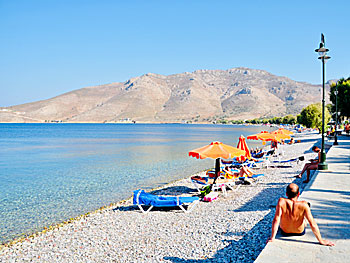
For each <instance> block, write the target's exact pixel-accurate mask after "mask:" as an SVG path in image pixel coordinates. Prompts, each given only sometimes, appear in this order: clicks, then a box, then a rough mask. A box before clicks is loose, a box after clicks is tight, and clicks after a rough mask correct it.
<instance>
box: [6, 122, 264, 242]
mask: <svg viewBox="0 0 350 263" xmlns="http://www.w3.org/2000/svg"><path fill="white" fill-rule="evenodd" d="M262 129H266V128H262V127H251V126H250V127H245V126H233V125H232V126H231V125H180V124H0V134H1V137H0V156H1V158H0V222H1V224H0V236H1V239H0V241H1V242H3V241H7V240H9V239H11V238H14V237H16V236H18V235H19V234H20V233H30V232H32V231H36V230H39V229H41V228H42V227H44V226H47V225H50V224H54V223H58V222H60V221H63V220H67V219H68V218H71V217H75V216H78V215H80V214H83V213H86V212H88V211H91V210H94V209H96V208H99V207H101V206H103V205H107V204H109V203H112V202H117V201H119V200H122V199H125V198H128V197H130V196H131V193H132V191H133V190H135V189H137V188H140V187H142V188H146V189H150V188H154V187H157V186H160V185H163V184H165V183H167V182H170V181H173V180H176V179H180V178H183V177H187V176H189V175H190V174H193V173H195V172H198V171H201V170H204V169H207V168H209V167H212V166H213V165H214V161H213V160H197V159H195V158H190V157H188V152H189V151H190V150H192V149H195V148H198V147H202V146H204V145H207V144H208V143H210V142H211V141H222V142H223V143H226V144H230V145H234V146H236V145H237V143H238V137H239V136H240V135H241V134H243V135H244V136H247V135H250V134H253V133H257V132H260V131H261V130H262ZM248 145H249V146H251V147H256V146H258V145H259V146H261V143H259V142H256V141H253V142H251V141H248Z"/></svg>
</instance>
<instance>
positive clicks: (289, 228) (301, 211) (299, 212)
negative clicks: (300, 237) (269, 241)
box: [278, 198, 307, 233]
mask: <svg viewBox="0 0 350 263" xmlns="http://www.w3.org/2000/svg"><path fill="white" fill-rule="evenodd" d="M278 203H279V206H280V208H281V210H282V211H281V212H282V213H281V222H280V228H281V229H282V230H283V231H284V232H285V233H301V232H303V231H304V228H305V225H304V218H305V211H306V206H307V203H306V202H305V201H294V200H290V199H287V198H280V199H279V201H278Z"/></svg>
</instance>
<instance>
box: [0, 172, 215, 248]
mask: <svg viewBox="0 0 350 263" xmlns="http://www.w3.org/2000/svg"><path fill="white" fill-rule="evenodd" d="M208 169H210V168H208ZM208 169H206V170H203V171H200V172H197V173H195V174H193V175H191V176H195V175H200V174H202V173H203V172H205V171H207V170H208ZM191 176H190V177H191ZM187 179H188V177H185V178H181V179H176V180H173V181H170V182H168V183H166V184H165V185H162V186H158V187H155V188H152V189H150V190H149V191H147V192H155V191H161V190H162V189H164V188H166V187H167V186H170V185H172V184H174V183H179V182H181V181H183V180H187ZM132 199H133V196H132V195H131V196H130V197H128V198H126V199H122V200H120V201H117V202H113V203H110V204H108V205H104V206H101V207H99V208H97V209H95V210H92V211H89V212H86V213H85V214H82V215H78V216H76V217H72V218H69V219H68V220H66V221H62V222H59V223H55V224H52V225H49V226H47V227H43V228H42V230H39V231H34V232H33V233H30V234H25V235H20V236H18V237H15V238H14V239H13V240H10V241H8V242H3V243H1V244H0V252H1V250H2V249H3V248H5V247H11V246H13V245H15V244H17V243H20V242H23V241H24V240H27V239H29V238H35V237H38V236H40V235H43V234H45V233H47V232H48V231H53V230H55V229H60V228H61V227H63V226H64V225H67V224H70V223H73V222H74V221H77V220H80V219H83V218H85V217H88V216H89V215H92V214H96V213H98V212H101V211H104V210H107V209H111V208H112V207H117V206H118V205H122V204H125V203H126V202H130V201H132Z"/></svg>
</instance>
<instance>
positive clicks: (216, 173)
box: [212, 158, 220, 185]
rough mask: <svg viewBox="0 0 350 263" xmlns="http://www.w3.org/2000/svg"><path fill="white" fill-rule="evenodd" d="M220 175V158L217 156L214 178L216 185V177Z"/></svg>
mask: <svg viewBox="0 0 350 263" xmlns="http://www.w3.org/2000/svg"><path fill="white" fill-rule="evenodd" d="M219 175H220V158H216V160H215V178H214V182H213V184H212V185H214V184H215V183H216V179H217V178H218V177H219Z"/></svg>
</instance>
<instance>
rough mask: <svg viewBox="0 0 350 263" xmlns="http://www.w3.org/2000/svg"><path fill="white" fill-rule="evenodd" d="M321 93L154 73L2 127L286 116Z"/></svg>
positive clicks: (244, 78)
mask: <svg viewBox="0 0 350 263" xmlns="http://www.w3.org/2000/svg"><path fill="white" fill-rule="evenodd" d="M321 88H322V86H321V85H312V84H309V83H306V82H297V81H294V80H291V79H289V78H287V77H280V76H275V75H272V74H271V73H269V72H267V71H264V70H255V69H249V68H233V69H229V70H197V71H195V72H193V73H188V72H185V73H181V74H174V75H169V76H163V75H158V74H153V73H149V74H145V75H142V76H140V77H135V78H132V79H130V80H128V81H126V82H123V83H120V82H119V83H111V84H106V85H101V86H95V87H86V88H82V89H78V90H74V91H71V92H68V93H64V94H62V95H59V96H57V97H54V98H51V99H47V100H42V101H37V102H32V103H27V104H22V105H17V106H11V107H6V108H0V122H45V121H46V122H53V121H62V122H100V123H101V122H120V121H131V120H133V121H136V122H186V121H191V122H212V121H213V120H217V119H220V118H225V119H227V120H236V119H252V118H258V117H274V116H284V115H287V114H297V113H300V111H301V109H302V108H303V107H305V106H307V105H309V104H311V103H315V102H320V100H321ZM326 97H328V96H326Z"/></svg>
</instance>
